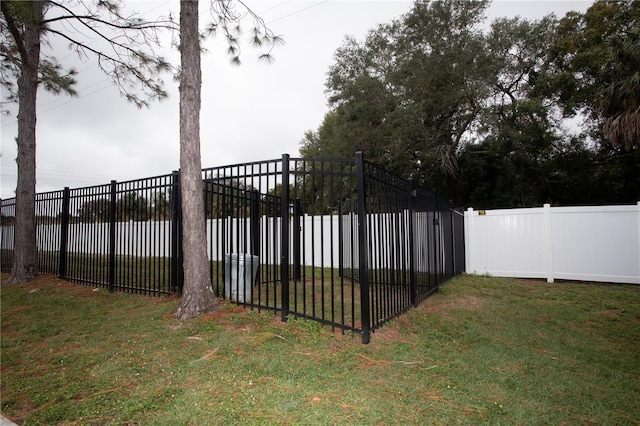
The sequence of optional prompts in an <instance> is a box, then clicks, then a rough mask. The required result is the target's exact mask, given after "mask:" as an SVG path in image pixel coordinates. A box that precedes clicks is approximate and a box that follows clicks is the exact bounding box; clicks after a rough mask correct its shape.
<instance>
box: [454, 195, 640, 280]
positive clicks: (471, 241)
mask: <svg viewBox="0 0 640 426" xmlns="http://www.w3.org/2000/svg"><path fill="white" fill-rule="evenodd" d="M465 245H466V259H465V261H466V271H467V272H469V273H477V274H490V275H494V276H503V277H521V278H545V279H546V280H547V281H549V282H553V280H554V279H568V280H582V281H602V282H614V283H633V284H640V203H638V204H637V205H631V206H597V207H550V206H549V205H548V204H545V206H544V207H541V208H530V209H508V210H507V209H505V210H487V211H483V210H481V211H474V210H473V209H471V208H470V209H468V210H467V211H466V212H465Z"/></svg>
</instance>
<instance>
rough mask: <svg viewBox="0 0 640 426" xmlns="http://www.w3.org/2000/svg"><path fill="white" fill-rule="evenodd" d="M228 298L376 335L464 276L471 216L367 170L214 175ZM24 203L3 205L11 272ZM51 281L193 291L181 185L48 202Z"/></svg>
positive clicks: (216, 275)
mask: <svg viewBox="0 0 640 426" xmlns="http://www.w3.org/2000/svg"><path fill="white" fill-rule="evenodd" d="M203 182H204V193H203V197H204V200H205V209H204V210H205V211H204V212H203V217H204V219H205V220H206V224H207V228H206V229H207V237H208V247H207V252H208V256H209V260H210V274H211V282H212V286H213V289H214V291H215V293H216V294H217V295H218V296H219V297H223V298H225V299H231V300H233V301H235V302H237V303H240V304H243V305H246V306H250V307H252V308H255V309H259V310H262V309H268V310H274V311H277V312H280V314H281V316H282V319H283V320H286V319H287V318H288V317H289V316H290V315H293V316H297V317H304V318H309V319H312V320H316V321H320V322H322V323H324V324H328V325H331V326H332V327H335V328H338V329H341V330H350V331H353V332H356V333H361V334H362V340H363V342H365V343H366V342H368V341H369V339H370V335H371V332H372V331H373V330H375V329H376V328H378V327H380V326H381V325H382V324H383V323H384V322H385V321H387V320H389V319H391V318H394V317H396V316H398V315H400V314H401V313H402V312H404V311H405V310H407V309H409V308H411V307H412V306H416V305H417V304H418V303H419V302H420V301H421V300H423V299H424V298H426V297H428V296H429V295H430V294H431V293H433V292H434V291H436V290H437V289H438V287H439V285H440V284H442V283H444V282H446V281H447V280H449V279H450V278H452V277H454V276H455V275H458V274H460V273H461V272H462V271H463V268H464V235H463V230H464V226H463V220H464V217H463V215H462V213H461V212H458V211H457V210H455V209H454V208H453V207H452V206H451V205H450V204H449V203H448V202H446V201H444V200H442V199H440V198H438V197H437V196H436V194H434V193H433V192H430V191H427V190H424V189H422V188H418V187H416V186H415V185H413V183H412V182H410V181H406V180H404V179H401V178H399V177H397V176H394V175H392V174H391V173H389V172H387V171H386V170H384V169H382V168H380V167H378V166H376V165H374V164H372V163H369V162H367V161H366V160H364V159H363V157H362V155H361V154H360V153H358V154H356V157H355V158H353V159H331V160H327V159H299V158H296V159H293V158H289V156H288V155H284V156H283V157H282V158H281V159H277V160H271V161H263V162H255V163H247V164H239V165H232V166H224V167H216V168H210V169H205V170H203ZM14 201H15V200H14V199H9V200H2V201H1V206H0V207H1V208H0V213H1V216H0V219H1V225H2V228H1V233H0V238H1V240H0V248H1V249H2V250H1V261H2V270H3V271H8V270H10V269H11V264H12V256H13V223H14V220H15V203H14ZM36 216H37V230H36V235H37V243H38V250H39V261H40V265H39V266H40V270H41V272H44V273H51V274H56V275H58V276H60V277H61V278H64V279H68V280H70V281H73V282H77V283H81V284H87V285H94V286H103V287H105V288H108V289H109V290H110V291H116V290H117V291H127V292H133V293H142V294H151V295H161V294H172V293H180V292H181V289H182V270H181V267H182V258H181V257H182V254H181V241H180V230H181V226H182V224H181V212H180V187H179V174H178V172H173V173H172V174H169V175H163V176H156V177H151V178H146V179H139V180H133V181H127V182H115V181H112V182H111V183H110V184H107V185H99V186H92V187H87V188H79V189H69V188H65V189H64V190H62V191H54V192H47V193H41V194H37V196H36Z"/></svg>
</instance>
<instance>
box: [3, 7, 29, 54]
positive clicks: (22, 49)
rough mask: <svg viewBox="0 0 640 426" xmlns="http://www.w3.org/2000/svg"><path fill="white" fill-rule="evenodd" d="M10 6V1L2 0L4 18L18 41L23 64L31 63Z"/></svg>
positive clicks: (17, 44) (17, 45)
mask: <svg viewBox="0 0 640 426" xmlns="http://www.w3.org/2000/svg"><path fill="white" fill-rule="evenodd" d="M9 7H10V6H9V2H6V1H0V8H1V10H2V14H3V15H4V19H5V20H6V21H7V27H9V31H10V32H11V35H12V36H13V39H14V40H15V42H16V47H17V48H18V52H20V57H21V58H22V62H23V64H29V61H28V59H27V49H26V48H25V46H24V42H23V40H22V37H21V36H20V31H19V30H18V26H17V25H16V21H15V20H14V19H13V15H12V14H11V11H10V10H9Z"/></svg>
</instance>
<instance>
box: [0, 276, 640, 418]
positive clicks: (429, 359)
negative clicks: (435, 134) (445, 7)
mask: <svg viewBox="0 0 640 426" xmlns="http://www.w3.org/2000/svg"><path fill="white" fill-rule="evenodd" d="M0 291H1V315H2V316H1V324H0V325H1V329H0V331H1V350H2V352H1V359H0V361H1V385H2V389H1V391H2V394H1V399H2V400H1V402H2V413H3V414H4V415H5V416H7V417H9V418H11V419H13V420H14V421H16V422H17V423H20V424H23V423H24V424H65V425H69V424H74V425H108V424H113V425H122V424H130V425H133V424H158V425H190V424H193V425H201V424H202V425H204V424H220V425H229V424H249V425H252V424H253V425H270V424H273V425H316V424H317V425H327V424H349V425H350V424H356V425H357V424H361V425H392V424H398V425H407V424H417V425H439V424H441V425H450V424H456V423H457V424H491V425H497V424H503V425H514V424H521V425H537V424H539V425H548V424H597V425H602V424H617V425H624V424H629V425H638V424H640V423H639V419H640V286H631V285H628V286H623V285H597V284H579V283H555V284H547V283H545V282H542V281H534V280H516V279H503V278H491V277H476V276H462V277H458V278H456V279H454V280H453V281H451V282H449V283H448V284H446V285H445V286H444V287H443V288H442V289H441V291H440V292H439V293H436V294H435V295H434V296H432V297H431V298H429V299H427V300H426V301H425V302H424V303H423V304H422V305H421V306H420V307H419V308H417V309H413V310H411V311H409V312H408V313H407V314H405V315H404V316H402V317H400V318H398V319H396V320H394V321H392V322H391V323H389V324H387V325H385V326H384V327H383V328H381V329H380V330H378V331H376V332H375V333H374V334H373V336H372V341H371V344H369V345H362V344H361V343H360V337H359V336H353V335H350V334H347V335H344V336H343V335H341V334H339V333H334V332H332V331H331V330H330V329H327V328H323V327H321V326H320V325H318V324H317V323H314V322H310V321H306V320H290V321H289V322H287V323H281V322H279V321H278V318H279V315H274V314H273V313H272V312H263V313H259V312H256V311H250V310H243V309H242V308H239V307H237V306H235V305H232V304H224V305H223V310H222V312H220V313H217V314H214V315H209V316H206V317H202V318H199V319H196V320H191V321H178V320H175V319H174V318H173V315H172V314H173V312H174V311H175V309H176V307H177V305H178V300H177V299H176V298H148V297H143V296H136V295H130V294H118V293H116V294H108V293H107V292H106V291H104V290H95V291H94V289H92V288H89V287H84V286H78V285H73V284H70V283H67V282H65V281H61V280H58V279H56V278H53V277H51V276H44V277H41V278H39V279H38V280H36V281H35V282H33V283H31V284H29V285H26V286H9V287H2V288H1V290H0Z"/></svg>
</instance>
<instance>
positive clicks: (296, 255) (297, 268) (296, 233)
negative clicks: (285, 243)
mask: <svg viewBox="0 0 640 426" xmlns="http://www.w3.org/2000/svg"><path fill="white" fill-rule="evenodd" d="M300 216H302V207H301V204H300V198H296V199H295V200H293V235H292V239H293V277H294V279H295V280H296V281H299V280H300V277H301V275H302V266H301V265H302V261H301V259H300V231H301V228H300Z"/></svg>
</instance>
